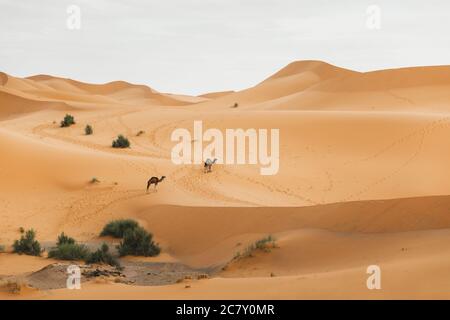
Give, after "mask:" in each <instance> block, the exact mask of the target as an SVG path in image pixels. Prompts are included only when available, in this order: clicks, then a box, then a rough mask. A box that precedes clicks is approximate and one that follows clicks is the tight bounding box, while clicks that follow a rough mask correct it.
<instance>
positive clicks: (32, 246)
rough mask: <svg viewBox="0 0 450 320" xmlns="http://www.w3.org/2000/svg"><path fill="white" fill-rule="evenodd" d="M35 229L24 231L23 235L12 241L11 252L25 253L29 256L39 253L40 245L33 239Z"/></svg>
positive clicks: (38, 254)
mask: <svg viewBox="0 0 450 320" xmlns="http://www.w3.org/2000/svg"><path fill="white" fill-rule="evenodd" d="M35 237H36V231H34V230H33V229H30V230H28V231H27V232H25V235H22V236H21V237H20V240H16V241H14V244H13V252H14V253H18V254H27V255H31V256H40V255H41V252H42V250H41V245H40V243H39V242H38V241H37V240H35Z"/></svg>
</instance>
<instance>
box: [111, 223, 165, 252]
mask: <svg viewBox="0 0 450 320" xmlns="http://www.w3.org/2000/svg"><path fill="white" fill-rule="evenodd" d="M152 238H153V235H152V234H151V233H148V232H147V231H146V230H145V229H143V228H142V227H137V228H134V229H128V230H126V231H125V233H124V236H123V240H122V241H121V242H120V244H119V245H118V246H117V249H118V250H119V254H120V256H126V255H133V256H145V257H148V256H156V255H158V254H159V253H160V252H161V249H160V248H159V246H158V245H157V244H156V243H154V242H153V240H152Z"/></svg>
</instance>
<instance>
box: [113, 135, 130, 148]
mask: <svg viewBox="0 0 450 320" xmlns="http://www.w3.org/2000/svg"><path fill="white" fill-rule="evenodd" d="M112 147H113V148H128V147H130V141H128V139H127V138H125V137H124V136H123V135H121V134H120V135H118V136H117V139H116V140H114V141H113V142H112Z"/></svg>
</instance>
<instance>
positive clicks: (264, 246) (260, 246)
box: [233, 235, 276, 259]
mask: <svg viewBox="0 0 450 320" xmlns="http://www.w3.org/2000/svg"><path fill="white" fill-rule="evenodd" d="M270 248H276V242H275V238H274V237H272V236H271V235H268V236H267V237H264V238H262V239H259V240H257V241H255V242H254V243H252V244H250V245H249V246H247V248H245V250H244V252H243V253H242V254H241V253H240V252H237V253H236V254H235V256H234V257H233V259H240V258H245V257H252V256H253V253H254V252H255V251H257V250H261V251H265V252H268V251H270Z"/></svg>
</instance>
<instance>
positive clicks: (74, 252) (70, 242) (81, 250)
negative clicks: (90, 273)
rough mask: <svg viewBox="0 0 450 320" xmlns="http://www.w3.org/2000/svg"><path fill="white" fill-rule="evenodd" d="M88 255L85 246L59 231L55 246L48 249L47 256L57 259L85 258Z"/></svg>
mask: <svg viewBox="0 0 450 320" xmlns="http://www.w3.org/2000/svg"><path fill="white" fill-rule="evenodd" d="M88 256H89V250H88V249H87V248H86V246H84V245H82V244H78V243H76V241H75V239H73V238H71V237H68V236H67V235H65V234H64V232H63V233H61V234H60V235H59V236H58V241H57V243H56V248H53V249H51V250H50V251H49V253H48V257H49V258H54V259H59V260H85V259H87V258H88Z"/></svg>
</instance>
